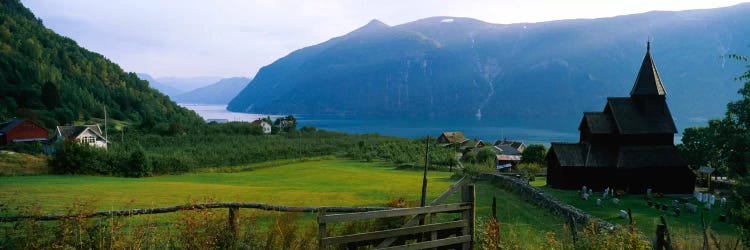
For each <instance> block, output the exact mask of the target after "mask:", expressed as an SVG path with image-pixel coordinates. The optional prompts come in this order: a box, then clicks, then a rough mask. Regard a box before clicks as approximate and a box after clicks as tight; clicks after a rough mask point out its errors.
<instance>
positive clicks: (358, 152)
mask: <svg viewBox="0 0 750 250" xmlns="http://www.w3.org/2000/svg"><path fill="white" fill-rule="evenodd" d="M175 130H178V131H180V132H179V133H176V134H170V135H162V134H159V133H145V132H143V131H141V130H133V131H128V130H126V131H125V132H116V131H114V130H113V131H111V132H110V133H109V134H110V142H111V143H110V145H109V148H108V149H107V150H103V149H98V148H93V147H88V146H82V145H80V144H77V143H63V144H60V145H57V150H56V152H55V154H54V155H53V157H52V158H51V160H50V167H52V170H53V172H55V173H60V174H93V175H116V176H131V177H141V176H149V175H162V174H178V173H183V172H187V171H191V170H193V169H196V168H207V167H225V166H238V165H244V164H251V163H258V162H265V161H273V160H283V159H294V158H310V157H319V156H328V155H338V156H345V157H350V158H353V159H358V160H367V161H370V160H385V161H389V162H394V163H397V164H413V165H414V164H418V165H421V164H423V162H424V150H425V144H424V141H423V140H419V139H415V140H412V139H405V138H397V137H390V136H382V135H378V134H346V133H340V132H332V131H326V130H319V129H316V128H314V127H303V128H300V129H294V128H289V129H287V130H286V131H283V130H282V131H280V132H278V134H262V131H259V128H258V126H257V125H253V124H250V123H244V122H243V123H238V122H231V123H226V124H217V123H209V124H203V125H194V126H192V127H180V128H179V129H175ZM453 157H454V153H453V152H452V151H451V150H446V149H443V148H439V147H434V146H432V148H431V150H430V161H431V164H432V165H434V166H435V167H447V166H450V165H453V164H454V163H455V158H453Z"/></svg>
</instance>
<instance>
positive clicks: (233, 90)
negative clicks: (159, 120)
mask: <svg viewBox="0 0 750 250" xmlns="http://www.w3.org/2000/svg"><path fill="white" fill-rule="evenodd" d="M250 80H251V79H250V78H246V77H232V78H224V79H221V80H220V81H218V82H216V83H214V84H211V85H208V86H206V87H202V88H197V89H195V90H192V91H188V92H187V93H183V94H180V95H177V96H175V97H174V98H172V100H174V101H175V102H178V103H202V104H227V103H228V102H229V101H230V100H232V98H234V97H235V96H237V93H239V92H240V91H242V89H244V88H245V86H247V84H248V83H249V82H250Z"/></svg>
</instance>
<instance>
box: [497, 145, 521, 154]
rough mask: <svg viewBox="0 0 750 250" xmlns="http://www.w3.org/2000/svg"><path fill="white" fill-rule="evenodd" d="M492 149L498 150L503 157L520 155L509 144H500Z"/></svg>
mask: <svg viewBox="0 0 750 250" xmlns="http://www.w3.org/2000/svg"><path fill="white" fill-rule="evenodd" d="M493 148H496V149H498V150H500V152H501V153H502V154H504V155H521V151H520V150H518V149H516V148H514V147H513V146H511V145H509V144H506V145H503V144H500V145H496V146H494V147H493Z"/></svg>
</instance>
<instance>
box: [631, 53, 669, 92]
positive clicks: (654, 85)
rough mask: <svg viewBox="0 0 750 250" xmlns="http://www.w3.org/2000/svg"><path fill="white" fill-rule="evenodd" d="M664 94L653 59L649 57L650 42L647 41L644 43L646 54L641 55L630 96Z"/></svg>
mask: <svg viewBox="0 0 750 250" xmlns="http://www.w3.org/2000/svg"><path fill="white" fill-rule="evenodd" d="M666 94H667V91H665V90H664V85H663V84H662V82H661V78H660V77H659V71H657V70H656V64H654V59H653V58H651V43H650V42H649V43H647V44H646V56H645V57H643V63H641V69H640V71H638V77H636V78H635V84H633V89H632V90H630V96H665V95H666Z"/></svg>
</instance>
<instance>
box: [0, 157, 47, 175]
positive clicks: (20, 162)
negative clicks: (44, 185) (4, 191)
mask: <svg viewBox="0 0 750 250" xmlns="http://www.w3.org/2000/svg"><path fill="white" fill-rule="evenodd" d="M47 172H49V169H48V168H47V158H45V157H44V156H38V155H30V154H24V153H16V152H12V151H0V176H16V175H32V174H39V173H47Z"/></svg>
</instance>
